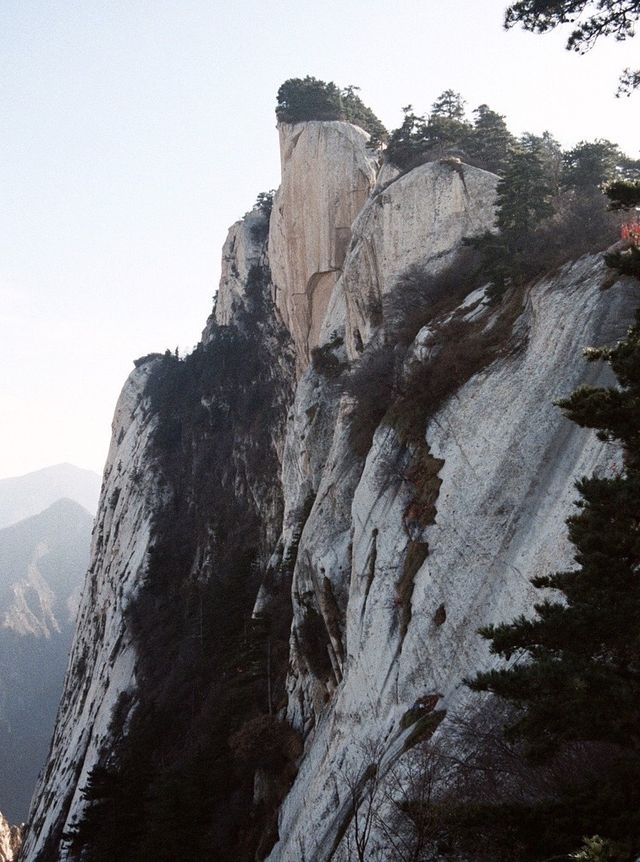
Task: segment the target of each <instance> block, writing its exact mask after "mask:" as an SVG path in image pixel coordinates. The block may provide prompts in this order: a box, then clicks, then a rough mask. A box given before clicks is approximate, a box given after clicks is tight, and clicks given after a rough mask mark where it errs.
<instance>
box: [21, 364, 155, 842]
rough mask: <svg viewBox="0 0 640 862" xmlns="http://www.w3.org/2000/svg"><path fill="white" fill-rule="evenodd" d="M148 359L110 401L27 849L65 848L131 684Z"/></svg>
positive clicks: (150, 489) (146, 499) (151, 480)
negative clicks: (106, 442) (73, 622)
mask: <svg viewBox="0 0 640 862" xmlns="http://www.w3.org/2000/svg"><path fill="white" fill-rule="evenodd" d="M154 361H155V360H154V358H153V357H150V358H148V360H147V361H143V362H142V363H141V364H139V365H138V367H137V368H136V369H135V370H134V371H133V372H132V373H131V375H130V377H129V379H128V380H127V382H126V383H125V386H124V388H123V390H122V394H121V395H120V398H119V400H118V404H117V406H116V410H115V414H114V419H113V427H112V441H111V447H110V450H109V455H108V458H107V462H106V465H105V470H104V477H103V485H102V492H101V495H100V505H99V510H98V516H97V518H96V522H95V525H94V530H93V536H92V543H91V565H90V568H89V571H88V573H87V577H86V581H85V585H84V590H83V593H82V598H81V601H80V608H79V611H78V617H77V627H76V637H75V640H74V644H73V648H72V651H71V657H70V659H69V668H68V671H67V676H66V679H65V686H64V691H63V693H62V700H61V702H60V707H59V710H58V717H57V721H56V729H55V732H54V736H53V740H52V742H51V749H50V752H49V758H48V762H47V765H46V770H45V771H44V773H43V775H42V776H41V779H40V782H41V783H40V787H39V788H37V789H36V794H35V796H34V800H33V803H32V808H31V812H30V815H29V829H28V833H27V836H26V838H25V846H24V850H23V858H24V859H36V858H38V855H39V854H40V853H44V852H45V850H49V851H50V852H55V853H58V854H59V855H58V856H57V857H56V858H59V859H63V858H65V851H64V850H63V849H61V848H60V841H61V835H62V832H63V830H64V829H65V828H68V826H69V824H70V822H71V820H72V819H73V818H74V817H77V816H78V813H79V811H80V810H81V809H82V794H81V790H82V788H83V787H84V786H85V785H86V780H87V776H88V774H89V772H90V771H91V769H92V768H93V766H95V765H96V763H97V761H98V758H99V755H100V753H101V752H102V751H103V748H104V745H105V744H108V738H109V732H110V726H111V720H112V717H113V712H114V709H115V707H116V705H117V703H118V701H119V699H120V697H121V695H123V694H125V693H127V692H131V693H133V692H134V691H135V685H136V682H135V655H134V651H133V649H132V646H131V643H130V642H129V640H128V638H127V636H126V624H125V613H126V610H127V607H128V605H129V603H130V602H131V600H132V597H133V595H134V594H135V590H136V588H137V587H138V586H139V584H140V581H141V579H142V576H143V573H144V569H145V558H146V553H147V547H148V542H149V537H150V534H151V520H152V517H153V513H154V506H157V505H158V501H159V500H160V499H161V498H162V494H161V490H160V489H159V488H158V487H157V484H156V483H157V477H156V475H155V473H154V471H153V468H152V467H151V465H150V464H149V461H148V449H149V439H150V435H151V433H152V430H153V417H151V416H149V414H148V411H147V407H148V405H146V404H145V401H144V399H143V393H144V388H145V384H146V381H147V379H148V376H149V373H150V371H151V369H152V367H153V365H154ZM54 848H60V849H54Z"/></svg>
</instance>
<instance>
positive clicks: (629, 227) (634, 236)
mask: <svg viewBox="0 0 640 862" xmlns="http://www.w3.org/2000/svg"><path fill="white" fill-rule="evenodd" d="M620 236H621V237H622V239H624V240H628V241H629V242H631V243H633V245H640V222H628V223H627V224H623V225H622V226H621V228H620Z"/></svg>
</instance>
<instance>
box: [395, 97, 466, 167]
mask: <svg viewBox="0 0 640 862" xmlns="http://www.w3.org/2000/svg"><path fill="white" fill-rule="evenodd" d="M403 111H404V120H403V122H402V125H401V126H400V127H399V128H398V129H396V130H395V131H394V132H393V133H392V134H391V137H390V138H389V143H388V146H387V149H386V150H385V158H386V159H387V161H389V162H391V164H394V165H395V166H396V167H398V168H401V169H402V170H411V168H414V167H416V166H417V165H419V164H422V163H424V162H426V161H433V160H434V159H437V158H442V157H444V156H446V155H463V154H464V148H465V144H466V141H467V139H468V136H469V134H470V133H471V125H470V124H469V123H468V122H467V121H466V120H465V119H464V102H463V100H462V98H461V96H460V95H459V94H458V93H454V91H453V90H445V92H444V93H442V95H441V96H440V97H439V98H438V99H437V100H436V102H434V104H433V107H432V110H431V113H430V114H429V116H428V117H424V116H418V115H417V114H415V113H414V112H413V108H412V106H411V105H407V107H406V108H403Z"/></svg>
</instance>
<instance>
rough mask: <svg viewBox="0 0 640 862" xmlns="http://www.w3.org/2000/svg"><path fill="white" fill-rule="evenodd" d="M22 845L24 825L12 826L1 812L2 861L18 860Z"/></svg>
mask: <svg viewBox="0 0 640 862" xmlns="http://www.w3.org/2000/svg"><path fill="white" fill-rule="evenodd" d="M21 845H22V827H21V826H11V825H10V824H9V822H8V820H7V819H6V817H3V816H2V813H0V862H14V860H17V858H18V853H19V852H20V847H21Z"/></svg>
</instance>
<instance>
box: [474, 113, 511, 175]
mask: <svg viewBox="0 0 640 862" xmlns="http://www.w3.org/2000/svg"><path fill="white" fill-rule="evenodd" d="M473 114H474V121H473V133H472V134H471V136H470V138H469V141H468V143H467V151H468V153H469V159H470V161H471V162H472V163H473V164H474V165H476V166H477V167H480V168H483V169H484V170H485V171H491V172H492V173H494V174H502V173H503V172H504V170H505V168H506V166H507V163H508V161H509V155H510V154H511V152H512V151H513V149H514V147H515V145H516V139H515V138H514V136H513V135H512V134H511V132H510V131H509V129H508V128H507V124H506V122H505V119H504V117H503V116H502V115H501V114H498V113H496V112H495V111H492V110H491V108H490V107H489V106H488V105H480V106H479V107H478V108H476V109H475V111H474V112H473Z"/></svg>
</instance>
